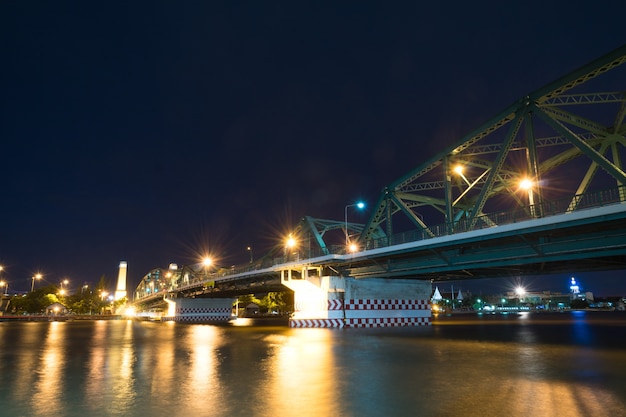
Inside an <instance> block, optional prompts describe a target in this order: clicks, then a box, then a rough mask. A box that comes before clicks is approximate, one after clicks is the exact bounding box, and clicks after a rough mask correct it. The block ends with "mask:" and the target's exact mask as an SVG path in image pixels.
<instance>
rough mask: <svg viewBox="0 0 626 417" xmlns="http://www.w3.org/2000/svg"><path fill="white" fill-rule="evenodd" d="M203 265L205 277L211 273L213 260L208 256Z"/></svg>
mask: <svg viewBox="0 0 626 417" xmlns="http://www.w3.org/2000/svg"><path fill="white" fill-rule="evenodd" d="M202 265H204V275H207V274H208V273H209V267H210V266H211V265H213V259H211V258H209V257H208V256H206V257H205V258H204V259H203V260H202Z"/></svg>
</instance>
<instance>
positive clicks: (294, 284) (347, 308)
mask: <svg viewBox="0 0 626 417" xmlns="http://www.w3.org/2000/svg"><path fill="white" fill-rule="evenodd" d="M320 272H321V269H318V268H305V269H303V270H301V271H294V270H284V271H282V276H281V281H282V283H283V285H285V286H287V287H288V288H290V289H291V290H293V291H294V302H295V306H294V307H295V311H294V314H293V315H292V317H291V319H290V320H289V326H290V327H400V326H422V325H430V319H431V310H430V295H431V287H432V286H431V283H430V282H429V281H419V280H408V279H388V278H366V279H358V280H357V279H355V278H352V277H345V278H344V277H339V276H320V275H319V273H320Z"/></svg>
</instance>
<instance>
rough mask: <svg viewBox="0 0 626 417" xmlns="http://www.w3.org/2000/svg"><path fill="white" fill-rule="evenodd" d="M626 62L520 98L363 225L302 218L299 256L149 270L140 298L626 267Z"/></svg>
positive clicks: (625, 50)
mask: <svg viewBox="0 0 626 417" xmlns="http://www.w3.org/2000/svg"><path fill="white" fill-rule="evenodd" d="M625 62H626V45H624V46H622V47H620V48H618V49H616V50H614V51H612V52H610V53H608V54H606V55H604V56H602V57H600V58H598V59H596V60H594V61H592V62H590V63H588V64H587V65H585V66H583V67H581V68H579V69H577V70H574V71H572V72H571V73H569V74H567V75H565V76H563V77H562V78H560V79H558V80H556V81H554V82H552V83H550V84H548V85H546V86H544V87H543V88H540V89H538V90H536V91H534V92H532V93H530V94H528V95H526V96H524V97H522V98H520V99H519V100H517V101H515V102H514V103H513V104H511V105H510V106H509V107H507V108H506V109H504V110H503V111H502V112H500V113H498V114H497V115H496V116H495V117H493V118H491V119H489V120H488V121H487V122H486V123H484V124H483V125H481V126H480V127H478V128H477V129H476V130H474V131H472V132H469V133H468V134H467V135H465V136H464V137H462V138H460V139H459V140H458V141H457V142H456V143H455V144H453V145H452V146H450V147H449V148H447V149H445V150H443V151H442V152H441V153H439V154H437V155H435V156H433V157H432V158H430V159H428V160H427V161H425V162H423V163H422V164H420V165H418V166H417V167H416V168H415V169H413V170H412V171H411V172H409V173H407V174H406V175H404V176H403V177H401V178H399V179H398V180H396V181H394V182H392V183H391V184H389V185H388V186H386V187H385V188H384V189H383V191H382V192H381V194H380V196H379V198H378V201H377V202H376V204H375V205H374V207H373V210H372V214H371V216H370V218H369V219H368V221H367V223H365V224H357V223H348V222H347V221H345V222H341V221H334V220H322V219H314V218H312V217H305V218H304V219H302V221H301V222H300V224H299V225H298V226H297V227H296V228H295V229H294V230H293V232H292V234H291V237H292V238H293V239H294V241H295V242H297V245H296V246H293V247H290V248H287V247H280V248H276V249H275V250H273V251H270V252H269V253H268V254H267V255H266V256H264V257H263V258H261V259H259V260H258V261H256V262H253V263H250V264H246V265H242V266H235V267H232V268H229V269H220V270H215V271H211V272H210V273H206V272H205V271H203V270H200V271H198V270H193V269H191V268H181V269H178V270H166V269H155V270H153V271H151V272H150V273H148V274H147V275H146V276H145V277H144V279H143V280H142V282H141V283H140V285H139V286H138V287H137V290H136V292H135V295H134V299H135V302H136V303H139V304H149V303H150V302H151V301H156V300H158V299H162V298H163V295H164V294H167V293H178V294H182V295H184V296H192V297H196V296H215V297H218V296H233V295H237V294H246V293H251V292H263V291H265V292H267V291H276V290H278V289H281V288H282V289H284V288H283V287H282V286H281V283H280V279H281V278H280V274H281V271H285V270H291V271H292V272H294V273H296V274H298V273H305V274H306V271H307V270H308V269H309V268H313V269H317V270H318V273H319V271H322V273H324V274H331V275H342V276H352V277H356V278H368V277H391V278H393V277H402V278H414V279H422V280H431V281H433V282H436V281H442V280H459V279H471V278H485V277H503V276H513V275H528V274H533V275H537V274H551V273H558V272H564V271H583V270H620V269H626V173H625V171H624V167H623V164H622V159H623V158H624V156H625V153H626V151H625V147H626V125H625V123H624V119H625V117H626V91H625V90H624V89H625V86H626V83H625V81H626V65H623V64H624V63H625ZM346 209H347V208H346ZM349 247H354V248H355V250H354V251H351V250H349Z"/></svg>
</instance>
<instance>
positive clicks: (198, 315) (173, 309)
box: [161, 298, 235, 323]
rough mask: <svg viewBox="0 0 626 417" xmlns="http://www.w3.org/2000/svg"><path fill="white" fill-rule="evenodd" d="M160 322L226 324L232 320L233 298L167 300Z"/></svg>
mask: <svg viewBox="0 0 626 417" xmlns="http://www.w3.org/2000/svg"><path fill="white" fill-rule="evenodd" d="M165 301H167V303H168V307H169V308H168V311H167V313H166V314H164V315H163V317H162V318H161V320H162V321H175V322H183V323H226V322H228V321H229V320H231V319H233V316H232V306H233V303H234V302H235V299H234V298H168V299H166V300H165Z"/></svg>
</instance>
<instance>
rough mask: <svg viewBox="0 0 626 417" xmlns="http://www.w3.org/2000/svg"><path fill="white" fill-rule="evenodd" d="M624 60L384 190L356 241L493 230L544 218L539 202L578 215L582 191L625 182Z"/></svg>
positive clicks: (515, 108)
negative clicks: (514, 219) (503, 217)
mask: <svg viewBox="0 0 626 417" xmlns="http://www.w3.org/2000/svg"><path fill="white" fill-rule="evenodd" d="M625 62H626V45H624V46H622V47H620V48H618V49H616V50H614V51H612V52H610V53H608V54H606V55H604V56H602V57H600V58H598V59H596V60H595V61H593V62H591V63H589V64H587V65H585V66H583V67H581V68H579V69H577V70H575V71H573V72H571V73H569V74H567V75H565V76H564V77H562V78H560V79H559V80H557V81H555V82H553V83H550V84H548V85H546V86H545V87H543V88H540V89H539V90H537V91H535V92H533V93H531V94H529V95H527V96H525V97H523V98H522V99H520V100H518V101H516V102H515V103H513V104H512V105H510V106H509V107H507V108H506V109H505V110H503V111H502V112H500V113H499V114H498V115H496V116H495V117H493V118H492V119H491V120H489V121H487V122H486V123H484V124H483V125H482V126H480V127H479V128H478V129H476V130H474V131H472V132H470V133H469V134H467V135H466V136H464V137H462V138H461V139H460V140H459V141H458V142H457V143H456V144H454V145H453V146H451V147H449V148H448V149H446V150H444V151H443V152H441V153H439V154H438V155H436V156H434V157H433V158H431V159H429V160H428V161H426V162H424V163H422V164H421V165H419V166H417V167H416V168H415V169H414V170H412V171H411V172H409V173H408V174H406V175H405V176H403V177H401V178H399V179H398V180H396V181H395V182H392V183H391V184H389V185H388V186H387V187H385V188H384V190H383V192H382V193H381V195H380V197H379V199H378V201H377V203H376V204H375V205H374V206H373V210H372V214H371V216H370V218H369V220H368V222H367V223H366V225H365V226H364V227H363V229H362V232H361V235H360V240H361V242H363V243H364V242H367V241H371V240H374V239H378V238H379V236H380V234H381V231H384V234H385V235H386V236H388V237H389V236H393V235H394V234H397V233H402V232H405V231H406V230H411V229H413V230H419V231H421V232H422V233H424V234H425V235H426V236H428V235H431V236H432V232H430V227H431V226H432V225H439V224H445V225H446V227H447V228H448V229H449V230H448V231H447V232H448V233H455V232H456V231H458V230H457V227H458V225H459V224H462V225H463V231H467V230H468V227H469V230H472V229H474V228H478V227H485V223H487V224H486V225H487V226H493V225H494V224H493V223H492V220H490V219H491V216H487V215H485V214H486V213H494V212H502V211H510V210H514V209H516V208H518V207H519V208H525V209H526V210H527V211H528V213H529V215H530V217H541V216H542V206H543V205H542V203H543V202H545V201H553V200H562V199H564V198H567V199H571V204H569V206H567V209H566V210H567V211H574V210H576V209H577V201H578V199H579V196H580V195H581V194H585V193H588V192H593V191H597V190H602V189H605V188H610V187H616V186H623V185H626V173H625V172H624V168H623V165H622V158H623V157H624V153H625V147H626V125H625V123H624V119H625V117H626V92H625V91H624V88H625V87H626V84H624V80H626V76H624V73H621V74H618V71H623V70H624V69H625V68H626V66H622V64H623V63H625ZM602 82H604V84H602ZM612 84H613V85H612ZM614 84H617V85H616V86H615V85H614ZM607 85H608V88H607V87H606V86H607ZM599 86H602V87H599ZM597 88H602V92H596V91H585V90H591V89H597ZM615 89H617V90H618V91H609V90H615ZM566 93H567V94H566ZM457 167H461V168H462V171H461V170H460V169H461V168H458V169H459V170H458V171H457ZM523 179H527V180H529V182H528V184H530V188H526V189H524V188H522V187H521V181H522V180H523ZM620 189H622V190H623V189H624V187H621V188H620ZM620 199H621V200H622V201H626V195H621V196H620ZM429 225H430V226H429ZM322 242H323V241H322ZM322 244H323V243H322Z"/></svg>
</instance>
